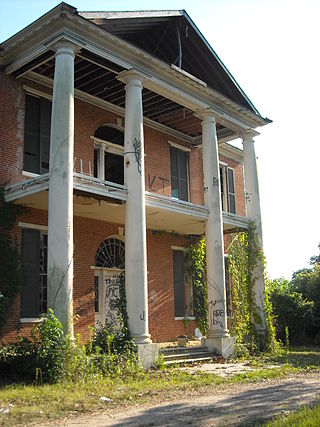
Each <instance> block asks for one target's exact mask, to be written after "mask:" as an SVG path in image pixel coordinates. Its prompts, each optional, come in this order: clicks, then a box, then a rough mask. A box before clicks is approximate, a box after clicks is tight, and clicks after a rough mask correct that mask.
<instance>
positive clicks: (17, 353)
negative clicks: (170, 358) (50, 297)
mask: <svg viewBox="0 0 320 427" xmlns="http://www.w3.org/2000/svg"><path fill="white" fill-rule="evenodd" d="M31 335H32V339H31V340H29V339H27V338H21V337H20V338H19V339H18V341H17V342H16V343H14V344H9V345H7V346H2V347H0V378H1V380H3V381H15V382H17V381H19V382H21V381H22V382H35V383H36V384H41V383H55V382H58V381H64V380H67V381H69V382H70V381H71V382H72V381H73V382H84V381H88V380H93V379H95V378H97V377H102V376H111V377H114V376H128V375H136V374H137V373H138V372H139V371H140V369H141V368H140V366H139V365H138V361H137V354H136V352H135V345H134V343H133V341H132V340H130V339H127V337H125V336H124V335H121V336H120V335H118V336H116V335H114V334H112V333H111V332H110V330H108V329H107V328H105V327H102V328H101V329H99V330H98V333H97V334H96V336H95V337H94V338H93V339H92V340H91V341H90V342H89V343H88V345H87V346H85V345H83V344H82V343H81V337H80V335H77V337H76V339H75V340H74V341H71V340H70V338H69V337H68V336H65V335H64V333H63V328H62V325H61V323H60V322H59V321H58V319H57V318H56V317H55V316H54V314H53V312H52V310H50V311H49V313H48V314H44V315H42V316H41V321H40V322H39V324H38V325H37V326H36V327H35V328H34V329H33V331H32V334H31Z"/></svg>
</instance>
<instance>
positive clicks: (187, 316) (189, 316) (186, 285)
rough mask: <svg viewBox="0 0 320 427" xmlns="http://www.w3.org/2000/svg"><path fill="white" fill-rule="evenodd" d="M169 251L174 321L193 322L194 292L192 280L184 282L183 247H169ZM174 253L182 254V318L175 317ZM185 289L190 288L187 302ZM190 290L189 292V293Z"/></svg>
mask: <svg viewBox="0 0 320 427" xmlns="http://www.w3.org/2000/svg"><path fill="white" fill-rule="evenodd" d="M171 250H172V272H173V277H172V278H173V300H174V301H173V302H174V320H185V319H187V320H195V316H194V314H193V301H194V292H193V285H192V279H191V281H190V283H188V281H187V280H186V275H187V274H186V273H187V271H186V266H185V259H184V254H185V251H186V249H185V248H184V247H180V246H171ZM175 252H182V253H183V301H184V316H178V315H176V305H175V301H176V298H175V272H174V253H175ZM186 288H190V289H189V292H190V295H189V297H190V298H189V301H186V297H187V294H186ZM190 290H191V291H190ZM190 305H192V308H191V309H190ZM187 306H189V309H190V311H191V313H190V314H188V313H186V311H187V310H186V308H187Z"/></svg>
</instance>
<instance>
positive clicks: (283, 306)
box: [270, 278, 314, 344]
mask: <svg viewBox="0 0 320 427" xmlns="http://www.w3.org/2000/svg"><path fill="white" fill-rule="evenodd" d="M270 300H271V303H272V306H273V310H274V313H275V325H276V331H277V337H278V338H279V339H280V340H281V341H282V342H283V343H284V344H285V343H286V327H287V328H288V330H289V334H290V343H291V344H304V343H305V342H306V331H307V330H308V328H310V325H311V324H312V321H313V306H314V303H313V302H312V301H308V300H306V299H305V298H303V295H302V294H301V293H299V292H295V291H294V290H293V287H292V284H291V282H289V281H288V280H285V279H283V278H281V279H276V280H273V281H272V282H271V283H270Z"/></svg>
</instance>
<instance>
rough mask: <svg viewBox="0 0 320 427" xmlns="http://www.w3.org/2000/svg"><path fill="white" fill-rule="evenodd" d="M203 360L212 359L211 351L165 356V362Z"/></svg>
mask: <svg viewBox="0 0 320 427" xmlns="http://www.w3.org/2000/svg"><path fill="white" fill-rule="evenodd" d="M201 358H212V353H210V352H209V351H197V352H195V351H193V352H189V353H181V354H166V355H164V360H165V361H170V360H182V359H194V360H196V359H201Z"/></svg>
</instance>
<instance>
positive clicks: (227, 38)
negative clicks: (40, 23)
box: [0, 0, 320, 278]
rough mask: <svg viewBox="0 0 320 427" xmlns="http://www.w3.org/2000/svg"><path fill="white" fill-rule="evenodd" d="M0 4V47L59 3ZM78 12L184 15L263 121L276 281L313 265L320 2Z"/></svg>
mask: <svg viewBox="0 0 320 427" xmlns="http://www.w3.org/2000/svg"><path fill="white" fill-rule="evenodd" d="M58 3H59V1H55V0H28V1H25V0H10V1H7V0H0V41H4V40H5V39H6V38H8V37H10V36H11V35H13V34H14V33H15V32H17V31H19V30H20V29H22V28H23V27H25V26H26V25H28V24H30V23H31V22H32V21H34V20H35V19H37V18H38V17H39V16H41V15H42V14H44V13H45V12H46V11H48V10H50V9H51V8H52V7H54V6H56V5H57V4H58ZM68 3H69V4H71V5H73V6H75V7H77V9H78V10H141V9H143V10H144V9H185V10H186V11H187V12H188V14H189V15H190V17H191V18H192V19H193V21H194V22H195V23H196V25H197V26H198V28H199V29H200V31H201V32H202V33H203V35H204V36H205V37H206V39H207V40H208V42H209V43H210V44H211V46H212V47H213V49H214V50H215V51H216V52H217V54H218V55H219V56H220V58H221V59H222V61H223V62H224V64H225V65H226V66H227V68H228V69H229V70H230V72H231V73H232V74H233V76H234V77H235V79H236V80H237V82H238V83H239V84H240V86H241V87H242V88H243V90H244V91H245V93H246V94H247V95H248V97H249V98H250V99H251V101H252V102H253V104H254V105H255V106H256V107H257V108H258V110H259V111H260V113H261V114H262V115H263V116H267V117H269V118H271V119H272V120H273V123H272V124H271V125H268V126H266V127H264V128H262V129H261V136H259V137H258V138H256V151H257V156H258V167H259V181H260V193H261V207H262V220H263V234H264V248H265V254H266V257H267V270H268V273H269V276H271V277H279V276H284V277H287V278H290V277H291V274H292V272H293V271H295V270H297V269H299V268H302V267H306V266H308V261H309V258H310V256H311V255H315V254H317V253H318V248H317V245H318V242H319V241H320V220H319V218H320V197H319V182H320V173H319V169H320V165H319V159H320V145H319V138H320V136H319V135H320V133H319V130H318V129H317V124H319V123H320V108H319V102H318V100H319V99H320V86H319V76H320V59H319V58H320V55H319V47H318V45H319V40H320V25H319V17H320V1H318V0H304V1H297V0H198V1H196V2H195V1H180V0H171V1H167V0H161V1H159V0H153V1H152V2H151V1H142V0H126V1H125V0H117V1H116V0H113V1H111V0H91V1H90V0H74V1H70V2H68Z"/></svg>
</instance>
